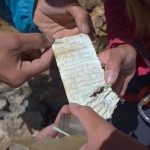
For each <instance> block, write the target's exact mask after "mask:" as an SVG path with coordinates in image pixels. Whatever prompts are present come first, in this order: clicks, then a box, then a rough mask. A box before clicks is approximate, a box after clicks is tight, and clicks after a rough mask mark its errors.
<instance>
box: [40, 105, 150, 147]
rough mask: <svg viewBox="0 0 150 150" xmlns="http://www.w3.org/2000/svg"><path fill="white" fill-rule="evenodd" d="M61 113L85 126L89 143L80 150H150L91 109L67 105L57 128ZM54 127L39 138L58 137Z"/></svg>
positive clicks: (62, 111) (45, 130) (42, 133)
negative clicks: (73, 117)
mask: <svg viewBox="0 0 150 150" xmlns="http://www.w3.org/2000/svg"><path fill="white" fill-rule="evenodd" d="M61 113H72V114H74V115H75V116H76V117H77V118H78V119H79V120H80V121H81V123H82V124H83V126H84V127H85V130H86V132H87V142H86V143H85V144H84V145H83V146H82V147H81V148H80V149H79V150H108V149H112V150H114V149H115V150H120V147H121V149H122V150H128V149H136V150H141V149H142V150H148V149H147V148H146V147H145V146H144V145H142V144H141V143H139V142H138V141H137V140H135V139H133V138H131V137H129V136H127V135H125V134H123V133H122V132H120V131H119V130H117V129H116V128H114V127H113V126H112V125H111V124H110V123H108V122H107V121H106V120H104V119H103V118H101V117H100V116H99V115H98V114H97V113H95V112H94V111H93V110H92V109H91V108H89V107H87V106H81V105H78V104H69V105H65V106H64V107H63V108H62V109H61V111H60V112H59V114H58V116H57V118H56V121H55V123H54V125H55V126H58V124H59V120H60V115H61ZM52 127H53V125H50V126H48V127H46V128H44V129H43V130H42V131H41V132H40V133H39V134H38V136H37V138H39V139H40V138H46V137H49V136H50V137H56V135H57V132H56V131H54V130H53V129H52Z"/></svg>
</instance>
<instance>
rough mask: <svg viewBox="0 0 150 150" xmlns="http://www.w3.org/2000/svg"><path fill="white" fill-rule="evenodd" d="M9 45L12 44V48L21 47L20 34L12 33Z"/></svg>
mask: <svg viewBox="0 0 150 150" xmlns="http://www.w3.org/2000/svg"><path fill="white" fill-rule="evenodd" d="M9 45H10V46H11V49H13V50H16V49H19V48H20V39H19V37H18V35H15V34H13V35H11V39H10V40H9Z"/></svg>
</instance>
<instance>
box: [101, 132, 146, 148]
mask: <svg viewBox="0 0 150 150" xmlns="http://www.w3.org/2000/svg"><path fill="white" fill-rule="evenodd" d="M110 148H111V150H116V149H121V150H129V149H130V150H132V149H133V150H148V148H147V147H146V146H144V145H142V144H141V143H139V142H138V141H137V140H135V139H133V138H131V137H129V136H128V135H125V134H124V133H122V132H120V131H118V130H116V131H114V132H113V133H112V134H111V136H110V137H109V139H108V140H107V141H106V142H105V143H104V146H103V149H102V150H107V149H110Z"/></svg>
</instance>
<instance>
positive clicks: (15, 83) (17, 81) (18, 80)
mask: <svg viewBox="0 0 150 150" xmlns="http://www.w3.org/2000/svg"><path fill="white" fill-rule="evenodd" d="M24 82H25V79H24V78H23V77H20V76H18V75H13V76H11V77H8V83H9V84H10V85H11V86H12V87H14V88H17V87H19V86H21V85H22V84H23V83H24Z"/></svg>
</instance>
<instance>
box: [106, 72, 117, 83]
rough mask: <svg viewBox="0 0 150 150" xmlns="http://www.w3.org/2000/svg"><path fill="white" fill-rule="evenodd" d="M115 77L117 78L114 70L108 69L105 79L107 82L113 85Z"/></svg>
mask: <svg viewBox="0 0 150 150" xmlns="http://www.w3.org/2000/svg"><path fill="white" fill-rule="evenodd" d="M115 79H116V74H115V73H114V72H113V71H110V70H108V71H106V72H105V81H106V83H107V84H109V85H113V84H114V81H115Z"/></svg>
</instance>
